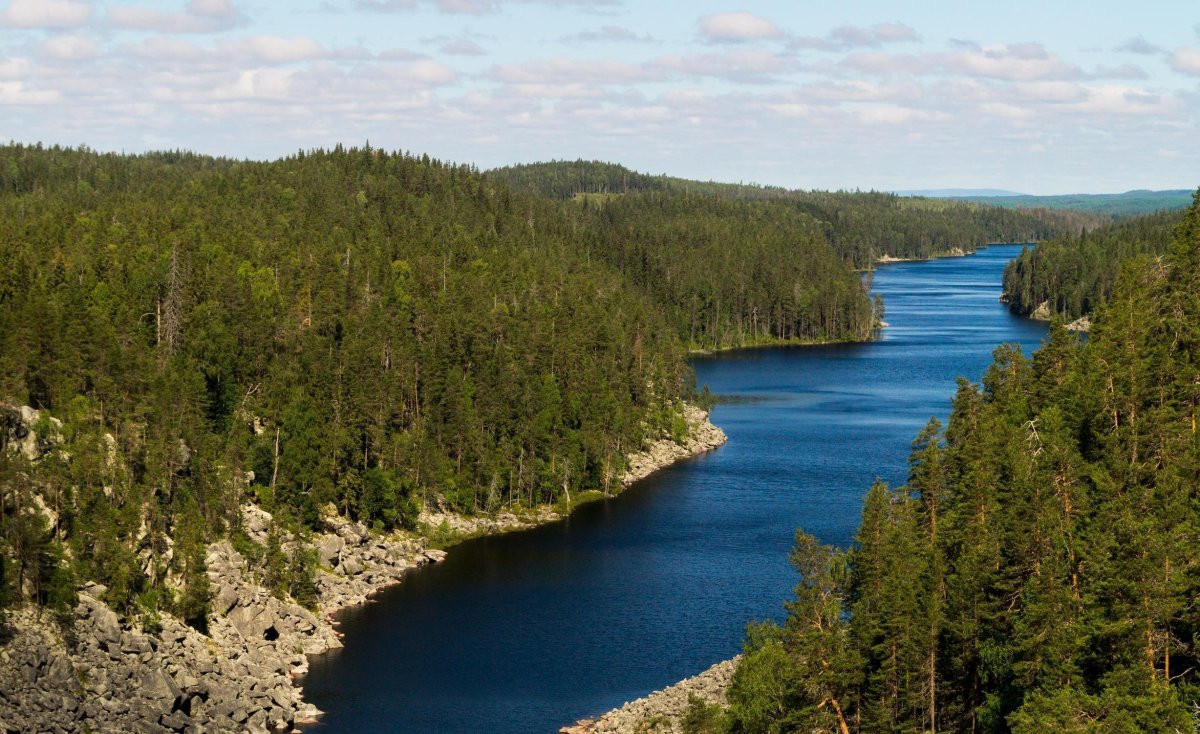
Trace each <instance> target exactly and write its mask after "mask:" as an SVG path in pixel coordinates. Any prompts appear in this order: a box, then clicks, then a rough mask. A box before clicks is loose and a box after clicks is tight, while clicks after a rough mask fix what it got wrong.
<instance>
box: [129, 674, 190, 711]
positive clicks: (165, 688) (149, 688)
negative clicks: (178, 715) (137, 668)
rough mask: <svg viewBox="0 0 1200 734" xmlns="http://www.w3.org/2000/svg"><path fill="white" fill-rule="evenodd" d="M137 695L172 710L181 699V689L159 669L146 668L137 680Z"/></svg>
mask: <svg viewBox="0 0 1200 734" xmlns="http://www.w3.org/2000/svg"><path fill="white" fill-rule="evenodd" d="M137 692H138V695H140V696H141V697H142V698H148V699H150V700H151V701H153V702H154V703H155V705H156V706H157V707H159V708H160V709H162V710H164V711H168V712H169V711H171V710H173V709H174V708H175V707H176V706H177V705H178V704H179V703H181V702H182V700H183V691H181V690H179V686H177V685H175V681H173V680H171V676H169V675H167V674H166V673H164V672H163V671H161V670H154V669H147V670H146V671H144V672H143V673H142V676H141V678H140V680H139V681H138V688H137Z"/></svg>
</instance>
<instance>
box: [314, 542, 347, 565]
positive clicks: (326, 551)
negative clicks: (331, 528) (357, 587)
mask: <svg viewBox="0 0 1200 734" xmlns="http://www.w3.org/2000/svg"><path fill="white" fill-rule="evenodd" d="M345 547H346V541H345V540H344V539H342V538H341V537H340V536H337V535H327V536H325V537H324V538H322V539H321V542H320V543H317V555H319V556H320V557H321V562H322V563H325V564H327V565H330V566H336V565H338V561H339V560H340V556H341V553H342V549H343V548H345Z"/></svg>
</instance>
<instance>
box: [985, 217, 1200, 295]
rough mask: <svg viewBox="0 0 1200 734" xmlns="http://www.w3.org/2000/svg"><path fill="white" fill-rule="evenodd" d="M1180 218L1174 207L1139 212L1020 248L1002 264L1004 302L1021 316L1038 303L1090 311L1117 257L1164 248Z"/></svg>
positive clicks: (1106, 287) (1109, 282) (1105, 291)
mask: <svg viewBox="0 0 1200 734" xmlns="http://www.w3.org/2000/svg"><path fill="white" fill-rule="evenodd" d="M1182 218H1183V212H1180V211H1161V212H1155V213H1153V214H1145V215H1142V216H1137V217H1132V218H1130V219H1125V220H1120V221H1117V222H1114V223H1113V224H1110V225H1108V226H1105V227H1101V228H1099V229H1095V230H1092V231H1085V232H1080V233H1076V234H1075V235H1073V236H1068V237H1056V238H1054V239H1051V240H1049V241H1046V242H1043V243H1041V244H1039V245H1038V246H1037V247H1034V248H1032V249H1028V250H1023V251H1022V252H1021V255H1020V257H1018V258H1017V259H1015V260H1013V261H1012V262H1011V263H1009V264H1008V267H1006V268H1005V270H1004V293H1005V297H1006V298H1007V300H1008V303H1009V306H1010V307H1011V308H1012V310H1013V311H1014V312H1016V313H1018V314H1021V315H1022V316H1027V315H1029V314H1031V313H1033V312H1034V311H1037V309H1038V308H1039V307H1040V306H1041V305H1042V304H1043V303H1045V304H1046V311H1047V312H1048V313H1047V314H1046V315H1047V316H1050V315H1054V314H1057V315H1060V316H1063V317H1066V318H1068V319H1075V318H1079V317H1080V316H1084V315H1086V314H1089V313H1091V312H1092V311H1094V310H1095V309H1096V308H1097V307H1099V306H1100V305H1101V304H1103V303H1104V302H1105V301H1106V300H1107V299H1108V297H1109V294H1110V293H1111V292H1112V289H1113V284H1114V282H1115V281H1116V279H1117V272H1118V271H1119V270H1120V268H1121V265H1122V264H1123V263H1125V262H1126V261H1128V260H1130V259H1132V258H1136V257H1142V256H1157V255H1162V254H1164V253H1165V252H1166V251H1167V246H1168V245H1169V244H1170V242H1171V233H1172V232H1173V231H1174V229H1175V227H1176V226H1177V225H1178V224H1179V221H1180V220H1181V219H1182Z"/></svg>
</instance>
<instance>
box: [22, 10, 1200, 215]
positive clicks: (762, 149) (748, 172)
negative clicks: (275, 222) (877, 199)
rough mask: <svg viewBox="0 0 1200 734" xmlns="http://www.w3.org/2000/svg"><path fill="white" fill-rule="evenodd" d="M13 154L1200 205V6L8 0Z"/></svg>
mask: <svg viewBox="0 0 1200 734" xmlns="http://www.w3.org/2000/svg"><path fill="white" fill-rule="evenodd" d="M0 140H12V141H17V142H24V143H34V142H42V143H45V144H59V145H70V146H79V145H86V146H88V147H91V148H93V149H97V150H105V151H107V150H116V151H128V152H141V151H146V150H161V149H188V150H194V151H198V152H201V153H208V154H213V155H221V156H229V157H237V158H254V159H270V158H276V157H280V156H285V155H290V154H293V153H295V152H297V151H299V150H308V149H312V148H317V147H332V146H333V145H336V144H338V143H341V144H344V145H348V146H349V145H362V144H364V143H366V142H368V141H369V142H370V144H371V145H372V146H374V147H379V148H385V149H389V150H405V151H410V152H415V153H418V154H421V153H428V154H429V155H430V156H432V157H435V158H439V159H442V160H450V161H455V162H460V163H473V164H475V165H477V166H479V167H480V168H485V169H486V168H490V167H494V166H499V165H505V164H509V163H518V162H533V161H542V160H550V159H571V160H574V159H577V158H583V159H598V160H606V161H614V162H619V163H623V164H625V165H627V166H629V167H631V168H633V169H635V170H639V171H645V172H649V173H668V174H671V175H677V176H684V177H687V178H696V179H702V180H716V181H731V182H739V181H740V182H747V183H750V182H755V183H762V184H771V185H777V186H786V187H789V188H804V189H814V188H815V189H862V190H868V189H875V190H908V189H930V188H949V187H991V188H1003V189H1010V190H1015V191H1021V192H1025V193H1034V194H1056V193H1076V192H1090V193H1107V192H1118V191H1125V190H1129V189H1135V188H1150V189H1165V188H1196V187H1197V185H1200V165H1198V164H1200V3H1196V2H1195V0H1186V1H1185V0H1142V1H1141V2H1138V3H1108V2H1097V0H1086V1H1084V0H1036V1H1034V0H1006V1H1005V2H996V3H978V2H964V1H963V0H953V1H950V0H921V1H920V2H916V1H913V0H841V1H840V2H828V1H827V0H826V1H823V2H814V1H813V0H791V1H789V2H782V1H781V2H774V1H761V2H742V3H741V4H731V3H729V2H720V1H716V2H714V1H710V0H693V1H691V2H675V1H668V0H664V1H661V2H650V1H647V0H291V1H290V2H270V1H268V0H157V1H149V0H0Z"/></svg>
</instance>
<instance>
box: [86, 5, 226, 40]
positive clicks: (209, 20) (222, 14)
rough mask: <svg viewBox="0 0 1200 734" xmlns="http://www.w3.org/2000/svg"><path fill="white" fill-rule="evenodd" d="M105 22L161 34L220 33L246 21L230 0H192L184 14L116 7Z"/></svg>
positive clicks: (149, 8)
mask: <svg viewBox="0 0 1200 734" xmlns="http://www.w3.org/2000/svg"><path fill="white" fill-rule="evenodd" d="M105 20H107V21H108V23H109V24H110V25H112V26H114V27H116V28H129V29H133V30H143V31H155V32H157V33H218V32H220V31H226V30H229V29H230V28H234V27H236V26H237V25H239V24H241V23H243V22H245V20H246V18H245V16H243V15H242V14H241V13H240V12H239V11H238V10H237V8H235V7H234V6H233V4H232V3H230V2H229V0H192V1H191V2H189V3H188V4H187V6H186V7H185V8H184V9H183V10H182V11H171V10H159V9H157V8H152V7H147V6H144V5H114V6H113V7H111V8H109V9H108V13H107V15H106V16H105Z"/></svg>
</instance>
